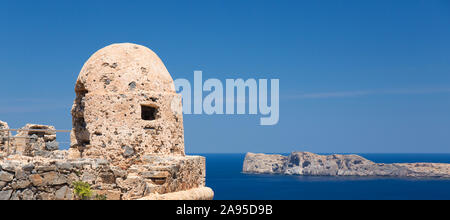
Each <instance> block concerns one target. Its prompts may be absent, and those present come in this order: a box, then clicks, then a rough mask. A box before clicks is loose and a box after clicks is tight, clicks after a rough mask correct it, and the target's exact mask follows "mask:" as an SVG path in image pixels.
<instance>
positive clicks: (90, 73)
mask: <svg viewBox="0 0 450 220" xmlns="http://www.w3.org/2000/svg"><path fill="white" fill-rule="evenodd" d="M75 91H76V99H75V101H74V105H73V108H72V116H73V132H72V135H71V136H72V138H71V139H72V148H73V149H76V150H78V151H79V152H80V153H79V154H77V153H72V154H71V155H72V156H75V157H76V156H79V157H91V158H93V157H98V158H105V159H108V160H110V161H111V162H112V163H113V164H115V165H118V166H121V167H124V168H126V167H127V166H130V165H132V164H136V163H141V160H142V157H141V156H142V155H144V154H149V153H152V154H161V155H184V130H183V115H182V110H181V96H180V95H179V94H177V93H176V92H175V87H174V83H173V80H172V77H171V76H170V74H169V72H168V71H167V69H166V67H165V66H164V64H163V63H162V61H161V60H160V59H159V57H158V56H157V55H156V54H155V53H154V52H153V51H151V50H150V49H148V48H146V47H143V46H140V45H136V44H128V43H126V44H113V45H111V46H108V47H105V48H103V49H101V50H99V51H97V52H96V53H95V54H94V55H92V56H91V57H90V58H89V60H88V61H87V62H86V63H85V65H84V66H83V68H82V70H81V72H80V74H79V77H78V79H77V83H76V87H75Z"/></svg>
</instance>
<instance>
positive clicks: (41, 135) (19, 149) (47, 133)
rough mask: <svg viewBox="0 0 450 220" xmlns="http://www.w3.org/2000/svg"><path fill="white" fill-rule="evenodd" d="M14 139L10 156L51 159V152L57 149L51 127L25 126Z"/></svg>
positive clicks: (53, 129) (57, 145)
mask: <svg viewBox="0 0 450 220" xmlns="http://www.w3.org/2000/svg"><path fill="white" fill-rule="evenodd" d="M40 130H42V131H40ZM14 137H15V138H13V141H12V144H11V145H12V148H11V153H12V154H19V155H24V156H30V157H33V156H43V157H51V156H52V152H53V151H56V150H58V149H59V143H58V142H57V141H56V132H55V127H53V126H49V125H37V124H27V125H25V126H24V127H23V128H21V129H20V131H18V132H17V134H16V135H15V136H14Z"/></svg>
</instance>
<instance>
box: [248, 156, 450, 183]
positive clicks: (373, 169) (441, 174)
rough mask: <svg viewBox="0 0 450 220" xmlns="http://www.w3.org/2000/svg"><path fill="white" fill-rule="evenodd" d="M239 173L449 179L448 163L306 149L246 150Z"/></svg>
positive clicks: (449, 165)
mask: <svg viewBox="0 0 450 220" xmlns="http://www.w3.org/2000/svg"><path fill="white" fill-rule="evenodd" d="M243 172H244V173H261V174H262V173H266V174H286V175H303V176H386V177H436V178H450V164H440V163H394V164H383V163H374V162H372V161H370V160H367V159H365V158H363V157H361V156H358V155H317V154H313V153H308V152H294V153H291V154H290V155H289V156H282V155H266V154H254V153H247V155H246V157H245V161H244V166H243Z"/></svg>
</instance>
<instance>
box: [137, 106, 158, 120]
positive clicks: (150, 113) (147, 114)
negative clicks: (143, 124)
mask: <svg viewBox="0 0 450 220" xmlns="http://www.w3.org/2000/svg"><path fill="white" fill-rule="evenodd" d="M157 113H158V108H156V107H155V106H147V105H141V118H142V120H146V121H153V120H156V115H157Z"/></svg>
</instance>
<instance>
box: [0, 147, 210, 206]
mask: <svg viewBox="0 0 450 220" xmlns="http://www.w3.org/2000/svg"><path fill="white" fill-rule="evenodd" d="M146 158H147V159H148V160H149V161H152V163H149V164H145V165H135V166H133V167H132V168H130V169H129V170H122V169H120V168H118V167H115V166H112V165H110V163H109V162H108V161H106V160H103V159H76V160H61V159H49V158H43V157H24V156H19V155H14V156H9V157H7V158H0V159H3V160H0V200H72V199H76V197H75V195H74V192H73V183H74V182H76V181H82V182H85V183H89V184H90V185H91V188H92V191H93V193H94V195H93V196H95V194H98V195H105V196H106V199H108V200H132V199H140V198H143V197H146V196H149V195H152V194H163V193H170V192H179V191H184V190H188V189H193V188H201V187H203V186H204V184H205V173H203V172H198V170H204V169H205V167H204V166H205V159H204V158H203V157H195V156H194V157H168V158H161V157H154V156H146ZM155 159H156V160H158V161H155Z"/></svg>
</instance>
